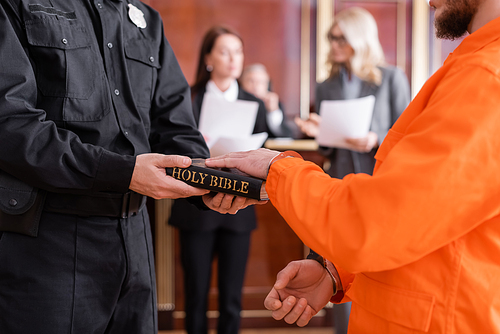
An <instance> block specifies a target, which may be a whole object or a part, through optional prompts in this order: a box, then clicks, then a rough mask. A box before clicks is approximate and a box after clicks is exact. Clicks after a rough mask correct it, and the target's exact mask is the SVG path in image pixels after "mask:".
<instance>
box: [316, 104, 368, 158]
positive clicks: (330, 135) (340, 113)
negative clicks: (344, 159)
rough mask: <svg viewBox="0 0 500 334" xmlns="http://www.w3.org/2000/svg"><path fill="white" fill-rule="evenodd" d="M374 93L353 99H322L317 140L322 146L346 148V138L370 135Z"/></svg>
mask: <svg viewBox="0 0 500 334" xmlns="http://www.w3.org/2000/svg"><path fill="white" fill-rule="evenodd" d="M374 104H375V97H374V96H373V95H370V96H366V97H362V98H359V99H352V100H336V101H322V102H321V105H320V108H319V114H320V115H321V123H320V126H319V134H318V136H317V137H316V141H317V142H318V144H319V145H321V146H327V147H339V148H346V147H347V146H346V144H345V139H346V138H362V137H366V136H367V135H368V131H369V130H370V124H371V121H372V115H373V106H374Z"/></svg>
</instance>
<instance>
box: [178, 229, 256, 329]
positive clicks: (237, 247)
mask: <svg viewBox="0 0 500 334" xmlns="http://www.w3.org/2000/svg"><path fill="white" fill-rule="evenodd" d="M179 233H180V246H181V262H182V267H183V270H184V287H185V294H186V298H185V300H186V305H185V310H186V319H185V320H186V321H185V324H186V330H187V332H188V334H206V333H207V332H208V324H207V316H206V312H207V309H208V293H209V289H210V279H211V275H212V260H213V258H214V257H217V262H218V270H217V277H218V287H219V322H218V325H217V333H218V334H236V333H238V331H239V328H240V311H241V298H242V296H241V293H242V292H241V291H242V288H243V281H244V278H245V268H246V263H247V258H248V252H249V248H250V233H251V231H247V232H235V231H230V230H227V229H224V228H218V229H215V230H212V231H191V230H183V229H180V230H179Z"/></svg>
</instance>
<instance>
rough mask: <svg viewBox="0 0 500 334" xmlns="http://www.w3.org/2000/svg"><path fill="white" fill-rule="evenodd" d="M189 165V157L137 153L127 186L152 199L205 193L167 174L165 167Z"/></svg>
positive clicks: (205, 191)
mask: <svg viewBox="0 0 500 334" xmlns="http://www.w3.org/2000/svg"><path fill="white" fill-rule="evenodd" d="M190 165H191V159H190V158H188V157H183V156H180V155H163V154H156V153H148V154H141V155H138V156H137V158H136V162H135V167H134V172H133V174H132V180H131V181H130V186H129V188H130V190H133V191H135V192H138V193H140V194H143V195H146V196H149V197H152V198H154V199H162V198H185V197H190V196H201V195H205V194H207V193H208V192H209V191H208V190H205V189H200V188H195V187H191V186H190V185H188V184H186V183H184V182H182V181H179V180H176V179H174V178H173V177H171V176H168V175H167V172H166V168H167V167H182V168H185V167H189V166H190Z"/></svg>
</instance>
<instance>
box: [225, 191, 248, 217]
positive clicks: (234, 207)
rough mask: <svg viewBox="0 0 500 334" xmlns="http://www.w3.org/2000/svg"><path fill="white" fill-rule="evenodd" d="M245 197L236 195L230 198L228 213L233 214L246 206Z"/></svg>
mask: <svg viewBox="0 0 500 334" xmlns="http://www.w3.org/2000/svg"><path fill="white" fill-rule="evenodd" d="M246 202H247V199H246V198H245V197H241V196H236V197H234V199H233V200H232V203H231V207H230V208H229V210H228V213H230V214H232V215H234V214H236V213H237V212H238V211H239V210H241V209H244V208H246V207H247V206H248V205H247V204H246Z"/></svg>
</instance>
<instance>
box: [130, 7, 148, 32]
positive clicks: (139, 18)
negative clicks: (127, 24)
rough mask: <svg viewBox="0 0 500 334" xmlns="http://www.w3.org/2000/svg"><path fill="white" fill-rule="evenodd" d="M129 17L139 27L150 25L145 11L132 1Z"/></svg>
mask: <svg viewBox="0 0 500 334" xmlns="http://www.w3.org/2000/svg"><path fill="white" fill-rule="evenodd" d="M128 17H129V18H130V21H132V23H133V24H135V25H136V26H137V27H138V28H141V29H144V28H146V27H147V25H148V24H147V23H146V19H144V13H143V12H142V10H140V9H139V8H137V7H136V6H134V5H132V4H130V3H129V4H128Z"/></svg>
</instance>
